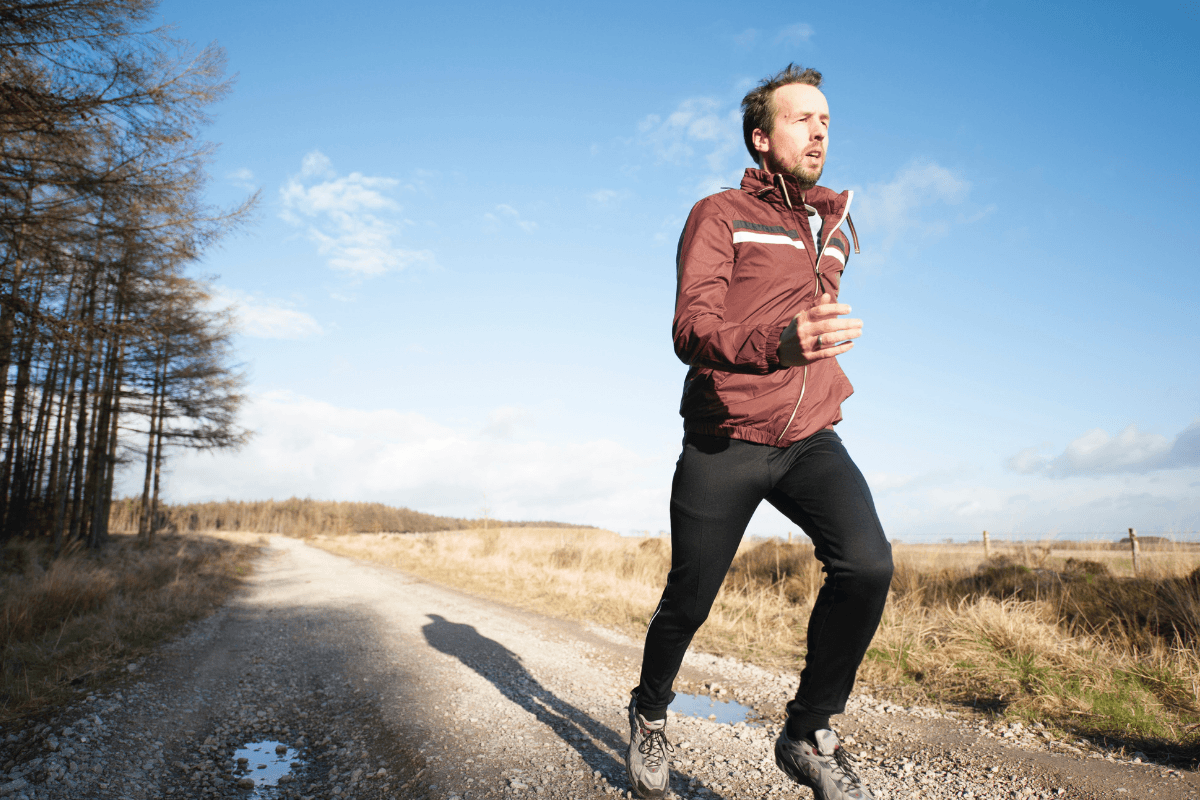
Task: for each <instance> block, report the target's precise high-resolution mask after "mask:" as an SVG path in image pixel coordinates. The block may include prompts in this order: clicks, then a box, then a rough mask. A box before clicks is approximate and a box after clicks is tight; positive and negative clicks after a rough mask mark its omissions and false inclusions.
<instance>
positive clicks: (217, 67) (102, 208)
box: [0, 0, 257, 551]
mask: <svg viewBox="0 0 1200 800" xmlns="http://www.w3.org/2000/svg"><path fill="white" fill-rule="evenodd" d="M154 13H155V4H154V3H153V2H149V1H148V0H48V1H47V2H30V1H29V0H24V1H18V2H13V1H12V0H0V447H2V448H3V452H2V453H0V542H2V541H7V540H9V539H12V538H13V537H30V538H35V537H38V538H40V537H44V538H45V539H46V541H50V542H53V546H54V548H55V550H56V551H58V550H60V549H61V548H63V547H65V546H67V545H69V544H71V543H76V542H77V543H80V544H84V545H86V546H88V547H91V548H98V547H101V546H103V545H104V543H105V541H106V539H107V537H108V524H109V517H110V510H111V506H112V495H113V487H114V480H115V478H116V474H117V472H118V469H119V468H124V469H126V470H135V471H136V474H137V477H138V478H139V479H141V502H140V503H139V505H138V512H137V513H138V517H139V518H138V523H137V528H138V533H139V536H140V537H142V539H143V540H144V541H146V542H149V541H150V539H151V537H152V535H153V527H154V525H155V523H156V518H157V516H158V515H156V513H155V508H156V505H157V504H158V497H159V492H160V486H161V482H162V477H163V470H162V465H163V460H164V457H165V455H166V454H167V453H169V452H170V451H172V450H173V449H177V448H180V447H190V448H221V447H236V446H237V445H239V444H240V443H242V441H243V440H244V439H245V437H246V435H247V434H246V432H245V431H243V430H242V429H240V428H239V426H238V424H237V420H236V413H237V410H238V406H239V404H240V402H241V395H240V394H239V392H240V388H241V385H242V378H241V376H240V375H239V373H238V372H237V369H236V365H235V364H234V361H233V353H232V350H231V338H232V328H231V320H230V319H229V318H228V314H227V313H226V312H223V311H220V310H214V309H213V308H212V303H211V296H210V290H209V287H208V285H207V283H206V282H205V281H204V280H201V279H197V278H196V277H192V276H190V275H189V272H192V271H195V270H196V264H197V260H198V259H199V257H200V256H201V255H202V253H203V252H204V251H205V249H206V248H208V247H210V246H212V245H213V244H214V243H215V242H216V241H217V240H218V239H219V238H220V237H222V236H223V235H226V234H227V233H229V232H230V231H231V230H232V229H234V228H235V227H237V226H238V225H239V224H240V223H242V222H243V221H245V219H246V218H247V216H248V214H249V212H250V210H251V209H252V207H253V205H254V203H255V201H256V199H257V198H255V197H251V198H248V199H247V200H246V201H245V203H243V204H242V205H241V206H239V207H236V208H231V209H218V208H213V207H211V206H209V205H206V203H205V202H204V198H203V191H204V188H205V182H206V180H207V173H206V166H207V164H208V162H209V160H210V158H211V155H212V152H213V150H212V145H210V144H209V143H207V142H206V141H205V140H204V139H203V138H202V137H201V131H202V128H203V126H204V124H205V123H206V121H207V113H208V111H209V109H210V108H211V106H212V105H213V103H214V102H216V101H217V100H219V99H220V98H221V97H222V96H223V95H224V94H226V93H227V92H228V91H229V88H230V85H229V82H228V80H227V79H226V78H225V76H224V63H223V55H222V52H221V51H220V49H219V48H216V47H214V46H210V47H207V48H203V49H196V48H193V47H192V46H191V45H189V44H188V43H187V42H183V41H179V40H176V39H173V38H172V37H171V35H170V30H169V29H162V28H156V27H155V26H154Z"/></svg>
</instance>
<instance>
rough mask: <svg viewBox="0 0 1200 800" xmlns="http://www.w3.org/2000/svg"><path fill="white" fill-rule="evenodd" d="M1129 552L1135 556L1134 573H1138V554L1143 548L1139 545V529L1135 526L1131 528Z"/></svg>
mask: <svg viewBox="0 0 1200 800" xmlns="http://www.w3.org/2000/svg"><path fill="white" fill-rule="evenodd" d="M1129 552H1130V554H1131V555H1132V556H1133V574H1134V575H1137V574H1138V554H1139V553H1140V552H1141V549H1140V548H1139V547H1138V540H1137V531H1135V530H1134V529H1133V528H1130V529H1129Z"/></svg>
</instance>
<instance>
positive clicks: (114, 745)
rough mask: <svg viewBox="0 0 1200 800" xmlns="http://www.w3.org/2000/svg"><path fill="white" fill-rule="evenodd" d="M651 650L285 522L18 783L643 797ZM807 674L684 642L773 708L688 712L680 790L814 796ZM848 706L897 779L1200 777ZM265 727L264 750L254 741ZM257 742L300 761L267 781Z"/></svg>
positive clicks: (676, 729) (864, 690) (1193, 784)
mask: <svg viewBox="0 0 1200 800" xmlns="http://www.w3.org/2000/svg"><path fill="white" fill-rule="evenodd" d="M639 653H640V642H636V641H631V640H629V639H628V638H626V637H623V636H621V635H619V634H616V633H613V632H611V631H607V630H604V629H601V628H598V627H595V626H579V625H575V624H572V623H565V622H561V621H556V620H551V619H546V618H544V617H539V616H536V615H533V614H527V613H523V612H517V611H513V610H511V609H508V608H504V607H501V606H497V605H494V604H490V603H487V602H484V601H480V600H478V599H474V598H471V597H468V596H466V595H464V594H462V593H460V592H455V591H452V590H449V589H445V588H442V587H437V586H433V585H430V584H428V583H425V582H422V581H419V580H416V579H414V578H411V577H408V576H405V575H403V574H401V573H397V572H392V571H388V570H384V569H381V568H377V567H372V566H366V565H362V564H357V563H355V562H351V561H348V560H345V559H340V558H337V557H334V556H331V555H329V554H327V553H324V552H322V551H318V550H315V549H313V548H310V547H308V546H306V545H304V544H303V543H301V542H299V541H297V540H292V539H281V538H276V539H275V540H274V542H273V546H272V548H271V549H270V551H269V552H268V553H267V554H266V555H265V556H264V558H263V559H262V560H261V563H260V566H259V570H258V572H257V573H256V574H255V575H254V576H253V577H252V580H251V584H250V586H249V587H248V589H247V591H246V592H245V593H244V594H243V595H242V596H241V597H239V598H237V599H235V600H234V601H233V602H231V604H230V605H229V606H227V607H226V608H225V609H224V610H222V611H221V612H219V613H218V614H217V615H215V616H214V617H212V618H210V619H208V620H206V621H205V622H203V623H200V624H198V625H196V626H195V627H194V628H193V629H192V631H191V632H190V633H189V634H188V635H186V636H184V637H182V638H181V639H179V640H178V641H176V642H174V643H173V644H171V645H170V646H167V647H164V648H162V649H161V650H160V651H159V652H158V653H157V654H156V655H155V656H154V657H153V658H149V659H146V660H144V661H141V662H138V665H137V669H135V670H128V671H126V672H125V675H126V677H125V678H124V683H123V684H121V685H119V686H117V687H116V688H112V689H109V690H107V691H104V692H98V691H97V692H92V693H86V692H85V693H83V694H81V697H80V699H79V701H78V702H76V703H75V704H73V705H72V706H70V707H68V708H65V709H61V710H60V711H59V712H57V713H56V714H54V715H53V716H52V717H49V718H47V719H43V720H32V721H28V723H27V724H25V725H24V726H22V727H20V729H14V730H0V763H3V764H4V767H3V770H2V772H0V798H4V799H5V800H9V798H12V799H13V800H93V799H96V800H100V799H103V800H109V799H110V798H111V799H112V800H117V799H118V798H121V799H122V800H125V799H127V800H159V798H176V797H179V798H200V799H201V800H215V799H216V798H234V797H236V798H243V800H249V798H251V797H255V798H278V800H327V799H328V798H343V799H345V798H354V800H385V799H386V800H409V799H410V798H411V799H412V800H421V798H428V800H455V799H456V800H482V799H483V798H525V797H529V798H533V797H536V798H538V799H539V800H558V799H562V800H567V799H568V798H570V799H571V800H579V799H580V798H602V797H603V798H609V797H617V796H621V797H625V796H629V786H628V780H627V778H626V776H625V770H624V762H623V758H624V750H625V746H626V742H627V736H628V730H627V727H626V726H627V722H626V719H625V705H626V703H627V702H628V689H629V687H631V686H632V685H633V684H634V683H635V682H636V680H637V667H638V659H639ZM795 684H796V676H795V675H792V674H777V673H773V672H769V671H766V670H762V669H759V668H757V667H754V666H752V665H748V664H743V663H741V662H738V661H736V660H734V659H728V658H719V657H716V656H711V655H705V654H695V653H693V654H689V655H688V657H687V659H686V660H685V664H684V669H683V672H682V673H681V678H680V685H679V687H678V688H679V690H681V691H688V692H694V693H703V694H709V695H712V696H714V697H716V698H717V699H718V700H723V699H734V700H737V701H738V702H739V703H742V704H744V705H746V706H749V707H751V708H752V709H754V711H755V716H754V717H753V718H752V719H751V720H749V721H748V722H740V723H737V724H734V725H729V724H721V723H717V722H715V721H712V720H709V719H699V718H695V717H688V716H681V715H678V714H675V713H671V714H670V715H669V718H668V725H667V731H668V736H669V737H670V739H671V740H672V741H673V742H674V743H675V751H674V753H673V754H672V761H671V767H672V773H673V777H672V791H671V797H673V798H689V799H690V800H715V798H722V800H734V799H735V798H755V799H756V800H760V799H765V800H775V798H793V797H795V798H803V797H808V796H809V792H808V791H807V790H804V789H799V788H798V787H796V786H794V785H793V784H791V783H789V782H788V781H787V779H786V778H785V777H784V776H783V775H782V773H780V772H779V770H778V769H777V768H776V767H775V765H774V759H773V744H774V740H775V737H776V736H777V735H778V732H779V725H780V721H781V718H780V712H781V709H782V705H783V703H784V702H785V701H786V699H787V698H788V697H790V695H791V694H792V693H793V692H794V690H795ZM835 724H836V726H837V727H838V729H839V731H840V733H841V734H842V738H843V742H844V744H845V745H846V748H847V750H848V751H849V752H852V753H854V754H856V756H857V758H858V767H857V769H858V771H859V773H860V774H861V775H862V776H863V777H864V778H865V779H866V781H867V783H868V785H869V786H870V787H871V789H872V792H873V793H874V794H875V796H876V797H877V798H879V799H880V800H882V799H883V798H893V799H894V800H898V799H901V798H903V799H905V800H907V799H909V798H911V799H912V800H926V799H928V800H950V799H951V798H954V799H955V800H958V799H959V798H963V799H965V800H1010V798H1039V800H1040V799H1041V798H1049V797H1064V796H1070V797H1079V798H1106V799H1107V798H1122V797H1130V796H1137V797H1154V798H1156V797H1162V798H1168V797H1170V798H1189V797H1194V796H1200V791H1198V790H1200V781H1198V780H1197V776H1196V774H1195V773H1194V772H1191V771H1189V770H1184V769H1179V768H1178V766H1179V765H1155V764H1152V763H1149V761H1150V759H1149V758H1148V757H1147V755H1146V754H1145V753H1128V754H1122V753H1120V752H1114V751H1101V750H1098V749H1096V748H1095V747H1093V746H1092V745H1090V744H1088V743H1086V742H1083V741H1081V740H1078V739H1076V740H1072V741H1066V740H1063V739H1061V738H1058V737H1057V735H1056V734H1055V733H1054V732H1052V731H1048V730H1046V729H1045V727H1044V726H1038V725H1036V724H1035V725H1022V724H1019V723H1014V724H1006V723H1004V722H1000V721H993V720H990V719H986V718H981V717H977V716H972V715H971V714H970V713H968V712H966V711H962V712H957V711H954V710H943V709H935V708H928V707H922V706H914V705H903V704H899V703H896V702H894V701H892V700H889V699H887V697H886V696H885V693H884V692H882V691H874V690H872V689H871V688H870V687H860V691H858V692H857V693H856V694H855V695H854V696H853V697H852V698H851V700H850V702H849V704H848V707H847V713H846V714H844V715H842V716H839V717H837V718H835ZM252 743H254V744H259V745H260V747H259V749H258V750H256V751H254V752H255V753H256V754H254V755H251V756H250V757H245V756H241V757H239V753H238V750H239V749H241V748H243V747H245V746H246V745H248V744H252ZM289 753H292V754H294V755H292V756H289V755H288V754H289ZM280 759H284V764H283V765H279V764H278V763H276V762H278V761H279V760H280ZM288 759H290V761H289V760H288ZM260 765H264V766H266V767H268V769H273V768H276V767H282V768H284V769H285V772H284V774H283V775H282V776H281V777H278V778H277V780H276V782H275V783H274V784H273V785H271V786H269V787H258V788H255V786H256V781H255V776H256V775H264V774H266V773H267V772H268V769H260V768H259V767H260Z"/></svg>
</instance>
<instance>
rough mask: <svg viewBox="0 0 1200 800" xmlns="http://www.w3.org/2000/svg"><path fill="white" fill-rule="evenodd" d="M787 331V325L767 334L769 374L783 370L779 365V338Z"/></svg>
mask: <svg viewBox="0 0 1200 800" xmlns="http://www.w3.org/2000/svg"><path fill="white" fill-rule="evenodd" d="M786 329H787V326H786V325H785V326H784V327H782V328H774V329H772V330H770V331H768V332H767V346H766V354H767V372H775V371H776V370H780V369H783V367H781V366H780V365H779V337H780V336H782V335H783V332H784V331H785V330H786Z"/></svg>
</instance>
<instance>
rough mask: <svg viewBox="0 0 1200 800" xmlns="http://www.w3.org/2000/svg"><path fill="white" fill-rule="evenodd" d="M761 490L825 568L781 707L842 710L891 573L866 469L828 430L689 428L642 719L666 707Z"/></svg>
mask: <svg viewBox="0 0 1200 800" xmlns="http://www.w3.org/2000/svg"><path fill="white" fill-rule="evenodd" d="M763 500H766V501H767V502H768V503H770V504H771V505H773V506H775V508H777V509H779V511H780V512H782V513H783V515H784V516H786V517H787V518H788V519H790V520H792V521H793V522H794V523H796V524H797V525H798V526H800V528H802V529H803V530H804V532H805V533H807V534H808V536H809V538H811V539H812V541H813V544H814V545H815V547H816V556H817V558H818V559H819V560H820V561H821V563H822V564H823V565H824V572H825V582H824V585H823V586H822V587H821V590H820V592H819V593H818V594H817V600H816V605H814V606H813V610H812V616H810V617H809V621H808V654H807V655H806V656H805V666H804V670H803V671H802V672H801V673H800V688H799V689H798V690H797V692H796V697H795V699H794V700H792V701H791V702H790V703H788V713H789V715H790V716H793V717H795V716H799V715H809V716H811V715H814V714H815V715H831V714H840V713H842V712H843V711H844V710H845V707H846V699H847V698H848V697H849V696H850V690H851V688H853V686H854V677H855V673H856V672H857V670H858V665H859V664H860V663H861V662H862V659H863V656H864V655H865V654H866V651H867V646H868V645H869V644H870V642H871V637H872V636H874V635H875V629H876V628H877V627H878V626H879V619H880V617H881V616H882V615H883V604H884V601H885V600H886V598H887V591H888V585H889V584H890V583H891V579H892V548H891V545H890V544H888V541H887V538H886V537H885V536H884V534H883V529H882V527H881V526H880V524H879V518H878V516H877V515H876V513H875V504H874V503H873V502H872V500H871V492H870V490H869V489H868V488H867V484H866V481H865V480H863V476H862V473H861V472H859V471H858V467H856V466H855V465H854V462H853V461H851V460H850V456H849V454H847V453H846V448H845V447H843V446H842V440H841V439H840V438H839V437H838V435H837V434H836V433H834V432H833V431H831V430H822V431H818V432H817V433H815V434H813V435H812V436H810V437H808V438H807V439H804V440H802V441H799V442H797V443H795V444H793V445H791V446H790V447H786V448H784V447H772V446H770V445H761V444H754V443H752V442H744V441H741V440H738V439H729V438H726V437H721V436H700V435H696V434H688V435H687V437H685V439H684V445H683V453H682V454H681V455H680V457H679V462H678V463H677V464H676V466H675V479H674V482H673V483H672V486H671V571H670V573H669V574H668V575H667V587H666V589H664V590H663V595H662V600H661V601H660V602H659V604H658V609H657V610H656V611H655V613H654V617H653V618H652V619H651V620H650V627H649V629H648V630H647V632H646V646H645V650H644V651H643V655H642V674H641V683H640V684H639V686H638V689H637V691H636V697H637V706H638V710H639V711H640V712H641V713H642V714H643V715H644V716H646V717H647V718H648V719H661V718H662V717H663V716H664V715H665V713H666V709H667V706H668V705H669V704H670V702H671V700H672V699H674V697H675V693H674V692H672V691H671V684H672V683H674V681H675V676H676V674H677V673H678V672H679V667H680V664H682V663H683V655H684V653H685V652H686V651H687V648H688V645H689V644H690V643H691V641H692V636H693V635H694V634H695V632H696V630H697V629H698V628H699V627H700V625H701V623H703V622H704V620H705V619H707V618H708V612H709V609H711V608H712V604H713V600H715V599H716V596H717V590H718V589H720V588H721V582H722V581H723V580H724V579H725V573H726V572H728V570H729V565H730V564H731V563H732V561H733V557H734V554H735V553H736V552H737V548H738V544H739V543H740V542H741V539H742V534H743V533H745V530H746V526H747V525H748V524H749V523H750V517H751V516H752V515H753V514H754V510H755V509H756V508H757V507H758V504H759V503H760V502H762V501H763Z"/></svg>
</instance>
